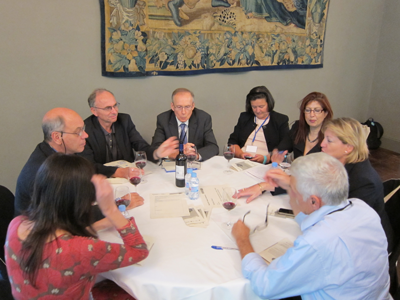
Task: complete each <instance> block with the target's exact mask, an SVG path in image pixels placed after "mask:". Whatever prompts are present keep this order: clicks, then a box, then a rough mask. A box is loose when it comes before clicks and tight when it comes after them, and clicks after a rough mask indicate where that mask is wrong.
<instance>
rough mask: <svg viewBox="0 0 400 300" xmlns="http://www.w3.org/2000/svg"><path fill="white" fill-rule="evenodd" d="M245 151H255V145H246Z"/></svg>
mask: <svg viewBox="0 0 400 300" xmlns="http://www.w3.org/2000/svg"><path fill="white" fill-rule="evenodd" d="M246 152H250V153H257V146H252V145H247V146H246Z"/></svg>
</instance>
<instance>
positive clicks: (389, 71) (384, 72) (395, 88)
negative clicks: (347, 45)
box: [369, 0, 400, 153]
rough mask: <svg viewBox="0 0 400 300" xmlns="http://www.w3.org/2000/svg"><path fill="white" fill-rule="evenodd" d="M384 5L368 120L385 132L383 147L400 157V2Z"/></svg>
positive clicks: (389, 0)
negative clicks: (374, 122) (379, 125)
mask: <svg viewBox="0 0 400 300" xmlns="http://www.w3.org/2000/svg"><path fill="white" fill-rule="evenodd" d="M385 4H386V5H385V10H384V15H383V22H382V30H381V32H380V39H379V45H380V47H379V51H378V56H377V59H376V69H375V73H374V78H373V79H374V80H373V84H372V91H371V105H370V108H369V116H371V117H373V118H374V119H375V120H376V121H378V122H380V123H381V124H382V126H383V128H384V130H385V133H384V135H383V138H382V147H384V148H387V149H390V150H393V151H396V152H399V153H400V72H399V70H400V58H399V56H400V36H399V27H400V19H399V15H400V2H399V1H398V0H386V2H385Z"/></svg>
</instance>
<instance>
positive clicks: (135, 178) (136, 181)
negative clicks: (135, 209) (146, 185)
mask: <svg viewBox="0 0 400 300" xmlns="http://www.w3.org/2000/svg"><path fill="white" fill-rule="evenodd" d="M142 176H143V175H142V171H140V170H138V172H135V173H134V174H132V175H131V177H130V178H129V181H130V183H132V184H133V185H134V186H135V192H136V193H137V185H138V184H139V183H140V182H141V181H142Z"/></svg>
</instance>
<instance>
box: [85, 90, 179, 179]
mask: <svg viewBox="0 0 400 300" xmlns="http://www.w3.org/2000/svg"><path fill="white" fill-rule="evenodd" d="M88 103H89V107H90V111H91V112H92V114H93V115H91V116H90V117H88V118H87V119H86V120H85V125H86V131H87V133H88V134H89V138H88V139H87V141H86V146H85V150H84V151H83V152H82V154H81V156H83V157H85V158H86V159H88V160H89V161H91V162H92V163H93V164H94V165H95V167H96V172H97V173H100V174H103V175H105V176H107V177H121V178H128V176H129V168H117V167H111V166H104V164H105V163H108V162H112V161H116V160H126V161H129V162H133V161H134V160H135V156H134V152H133V150H132V149H134V150H135V151H146V154H147V158H148V159H149V160H151V161H156V160H158V159H159V158H161V157H164V156H165V155H169V154H170V153H171V152H172V151H175V148H176V147H177V146H178V141H177V140H176V138H171V139H168V140H167V141H165V142H164V143H163V144H162V145H161V146H160V147H159V149H157V150H155V151H153V148H151V147H150V145H149V144H148V143H147V142H146V141H145V140H144V139H143V137H142V136H141V135H140V133H139V132H138V131H137V130H136V127H135V125H134V124H133V122H132V119H131V117H130V116H129V115H128V114H124V113H119V105H120V104H119V103H118V102H117V101H116V100H115V97H114V94H113V93H111V92H110V91H108V90H106V89H96V90H94V91H93V92H92V93H91V94H90V96H89V98H88Z"/></svg>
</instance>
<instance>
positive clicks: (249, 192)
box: [233, 182, 274, 203]
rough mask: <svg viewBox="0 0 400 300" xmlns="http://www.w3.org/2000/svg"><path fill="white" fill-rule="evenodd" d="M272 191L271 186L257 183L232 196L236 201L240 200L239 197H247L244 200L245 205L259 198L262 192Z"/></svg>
mask: <svg viewBox="0 0 400 300" xmlns="http://www.w3.org/2000/svg"><path fill="white" fill-rule="evenodd" d="M272 190H274V188H273V187H272V186H271V185H269V184H268V183H266V182H260V183H257V184H255V185H252V186H249V187H247V188H244V189H240V190H238V191H237V192H236V193H235V194H234V195H233V198H236V199H238V198H241V197H247V196H249V197H248V198H247V199H246V203H250V202H251V201H253V200H254V199H256V198H257V197H258V196H260V195H261V194H262V192H263V191H272Z"/></svg>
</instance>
